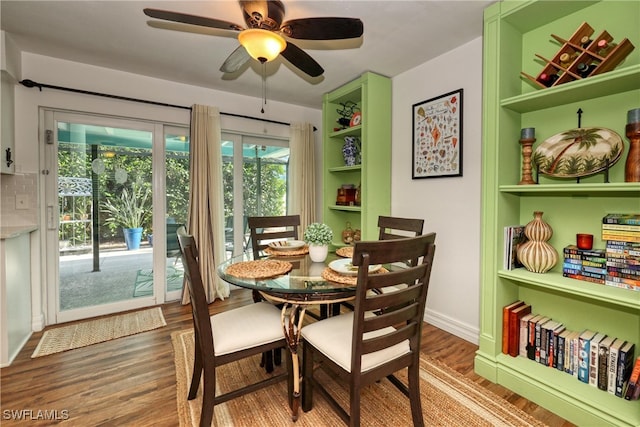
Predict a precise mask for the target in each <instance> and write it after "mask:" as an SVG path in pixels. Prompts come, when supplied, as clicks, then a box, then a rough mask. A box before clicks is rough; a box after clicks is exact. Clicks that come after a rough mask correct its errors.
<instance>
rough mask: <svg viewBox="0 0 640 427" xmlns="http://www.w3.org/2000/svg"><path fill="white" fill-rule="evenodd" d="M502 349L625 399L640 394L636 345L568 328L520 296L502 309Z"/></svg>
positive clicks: (599, 334)
mask: <svg viewBox="0 0 640 427" xmlns="http://www.w3.org/2000/svg"><path fill="white" fill-rule="evenodd" d="M502 327H503V331H502V351H503V353H505V354H508V355H510V356H513V357H517V356H522V357H527V358H529V359H531V360H533V361H535V362H537V363H541V364H543V365H545V366H548V367H550V368H554V369H557V370H559V371H561V372H565V373H567V374H569V375H572V376H573V377H575V378H577V379H578V380H579V381H581V382H584V383H585V384H589V385H591V386H594V387H596V388H598V389H600V390H604V391H607V392H609V393H611V394H613V395H615V396H617V397H620V398H624V399H627V400H637V399H638V398H639V397H640V356H639V357H635V348H636V345H635V344H634V343H632V342H630V341H625V340H624V339H620V338H616V337H610V336H607V334H605V333H602V332H597V331H591V330H583V331H581V332H579V331H572V330H569V329H567V328H565V326H564V324H563V323H562V322H560V321H557V320H554V319H551V318H550V317H548V316H545V315H542V314H536V313H533V312H532V309H531V305H530V304H527V303H525V302H524V301H522V300H518V301H515V302H513V303H511V304H509V305H507V306H504V307H503V317H502Z"/></svg>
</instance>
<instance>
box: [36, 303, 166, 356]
mask: <svg viewBox="0 0 640 427" xmlns="http://www.w3.org/2000/svg"><path fill="white" fill-rule="evenodd" d="M162 326H167V323H166V322H165V320H164V316H163V315H162V309H161V308H160V307H155V308H150V309H148V310H141V311H134V312H131V313H125V314H118V315H115V316H108V317H104V318H101V319H95V320H87V321H85V322H79V323H75V324H73V325H69V326H61V327H58V328H54V329H49V330H48V331H45V332H44V334H43V335H42V338H41V339H40V342H39V343H38V346H37V347H36V349H35V351H34V352H33V354H32V355H31V357H32V358H35V357H41V356H46V355H48V354H53V353H60V352H62V351H67V350H72V349H74V348H80V347H86V346H89V345H91V344H97V343H100V342H104V341H109V340H113V339H116V338H121V337H126V336H129V335H134V334H138V333H140V332H145V331H150V330H152V329H157V328H160V327H162Z"/></svg>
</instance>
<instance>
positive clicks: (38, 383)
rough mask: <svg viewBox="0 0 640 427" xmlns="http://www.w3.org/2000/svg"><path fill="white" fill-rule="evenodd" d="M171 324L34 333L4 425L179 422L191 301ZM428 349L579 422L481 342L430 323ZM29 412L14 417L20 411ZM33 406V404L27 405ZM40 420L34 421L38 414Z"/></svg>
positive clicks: (11, 378)
mask: <svg viewBox="0 0 640 427" xmlns="http://www.w3.org/2000/svg"><path fill="white" fill-rule="evenodd" d="M249 303H252V297H251V292H250V291H246V290H236V291H233V292H232V296H231V298H228V299H227V300H225V301H216V302H215V303H213V304H211V305H210V312H211V314H215V313H217V312H220V311H224V310H228V309H230V308H234V307H237V306H241V305H244V304H249ZM162 311H163V314H164V316H165V319H166V321H167V327H165V328H160V329H156V330H153V331H149V332H145V333H142V334H138V335H133V336H130V337H125V338H120V339H117V340H113V341H109V342H105V343H101V344H95V345H92V346H89V347H85V348H81V349H76V350H72V351H68V352H64V353H58V354H53V355H49V356H44V357H40V358H36V359H31V354H32V353H33V351H34V350H35V347H36V346H37V344H38V341H39V340H40V337H41V336H42V332H38V333H34V334H33V336H32V337H31V338H30V339H29V341H28V343H27V344H26V346H25V347H24V348H23V349H22V351H21V352H20V354H19V355H18V357H17V358H16V360H14V362H13V364H12V365H11V366H9V367H6V368H3V369H2V370H1V394H0V402H1V406H2V407H1V409H2V411H1V415H0V416H1V417H2V418H1V421H0V424H2V425H3V426H5V425H6V426H14V425H29V426H38V425H51V424H52V422H51V421H48V420H44V416H43V414H42V412H40V413H39V411H48V415H49V416H51V414H53V415H54V416H55V415H57V416H58V418H59V419H63V418H69V420H68V421H66V422H64V424H67V425H81V426H103V425H104V426H107V425H109V426H114V425H117V426H151V425H153V426H177V425H178V417H177V413H176V396H175V393H176V381H175V370H174V365H173V349H172V346H171V338H170V335H171V332H174V331H177V330H182V329H187V328H191V327H192V321H191V307H190V306H183V305H180V304H179V303H177V302H176V303H170V304H166V305H163V306H162ZM423 337H424V339H423V343H422V346H423V351H424V353H425V354H427V355H429V356H431V357H433V358H435V359H438V360H440V361H442V362H444V363H445V364H447V365H449V366H450V367H452V368H453V369H455V370H457V371H458V372H461V373H462V374H464V375H465V376H467V377H468V378H470V379H472V380H473V381H475V382H476V383H478V384H480V385H482V386H483V387H485V388H486V389H488V390H491V391H493V392H494V393H496V394H498V395H500V396H502V397H504V398H505V399H507V400H508V401H510V402H511V403H513V404H514V405H516V406H518V407H519V408H521V409H523V410H524V411H526V412H527V413H529V414H531V415H532V416H534V417H535V418H537V419H538V420H540V421H542V422H544V423H546V424H548V425H549V426H552V427H569V426H572V425H573V424H571V423H569V422H567V421H565V420H564V419H562V418H560V417H558V416H556V415H554V414H552V413H551V412H549V411H547V410H545V409H543V408H541V407H539V406H538V405H535V404H533V403H532V402H529V401H528V400H526V399H524V398H522V397H520V396H518V395H517V394H515V393H512V392H511V391H509V390H507V389H505V388H504V387H501V386H498V385H495V384H492V383H490V382H489V381H487V380H485V379H483V378H481V377H480V376H478V375H476V374H475V373H474V372H473V357H474V353H475V351H476V350H477V346H476V345H474V344H471V343H469V342H467V341H464V340H462V339H460V338H458V337H456V336H454V335H451V334H449V333H447V332H444V331H442V330H440V329H438V328H435V327H433V326H431V325H426V327H425V328H424V329H423ZM16 411H17V413H19V414H22V416H23V417H24V416H25V415H26V416H27V418H28V419H27V420H22V421H16V420H13V419H10V418H11V416H12V413H16ZM25 411H31V412H30V413H29V412H25ZM38 416H40V420H39V421H33V418H38Z"/></svg>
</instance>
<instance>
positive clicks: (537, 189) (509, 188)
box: [499, 175, 640, 197]
mask: <svg viewBox="0 0 640 427" xmlns="http://www.w3.org/2000/svg"><path fill="white" fill-rule="evenodd" d="M598 176H600V177H601V176H602V175H598ZM499 191H500V192H501V193H509V194H517V195H533V196H536V195H540V196H545V197H546V196H548V195H551V194H569V195H571V194H577V195H584V196H595V197H597V196H611V195H614V194H619V195H624V196H634V195H635V196H638V197H640V183H637V182H616V183H609V184H604V183H603V184H593V183H583V184H576V183H574V182H571V183H568V184H540V185H501V186H500V188H499Z"/></svg>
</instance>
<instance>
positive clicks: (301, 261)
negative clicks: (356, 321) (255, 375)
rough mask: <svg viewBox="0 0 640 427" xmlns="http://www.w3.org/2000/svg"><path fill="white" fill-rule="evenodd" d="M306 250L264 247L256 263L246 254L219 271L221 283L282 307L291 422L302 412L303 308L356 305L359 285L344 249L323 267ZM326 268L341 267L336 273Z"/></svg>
mask: <svg viewBox="0 0 640 427" xmlns="http://www.w3.org/2000/svg"><path fill="white" fill-rule="evenodd" d="M305 248H306V247H305ZM305 248H301V249H297V250H286V249H285V250H282V248H267V249H266V253H265V254H264V256H261V257H259V258H258V259H254V255H253V252H252V251H247V252H245V253H243V254H242V255H238V256H235V257H232V258H230V259H228V260H227V261H225V262H223V263H222V264H220V265H219V266H218V268H217V271H218V275H219V276H220V277H221V278H222V279H223V280H224V281H226V282H228V283H230V284H233V285H236V286H239V287H241V288H247V289H252V290H254V291H258V292H259V293H260V294H261V295H262V296H263V297H264V298H265V299H266V300H267V301H271V302H273V303H275V304H282V315H281V319H282V327H283V330H284V334H285V337H286V342H287V347H288V349H289V352H290V354H291V358H292V361H293V364H292V366H293V390H292V394H290V398H289V399H290V402H289V403H290V407H291V411H292V419H293V421H296V420H297V419H298V410H299V407H300V368H299V366H300V365H299V360H298V345H299V344H300V330H301V328H302V325H303V321H304V317H305V312H306V309H307V308H308V307H309V306H311V305H318V304H336V303H342V302H347V301H352V300H354V299H355V290H356V281H357V270H354V271H355V273H354V272H353V271H349V267H348V265H350V261H351V258H350V256H349V252H348V249H346V250H345V249H340V248H339V249H338V250H337V251H330V252H329V254H328V255H327V258H326V260H325V261H324V262H312V261H311V259H310V258H309V254H308V248H307V249H306V250H305ZM336 252H337V253H336ZM340 254H343V255H344V256H340ZM329 265H331V266H332V267H333V268H336V267H335V265H338V266H339V268H337V271H336V270H334V269H332V268H330V267H329ZM290 393H291V390H290Z"/></svg>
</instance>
